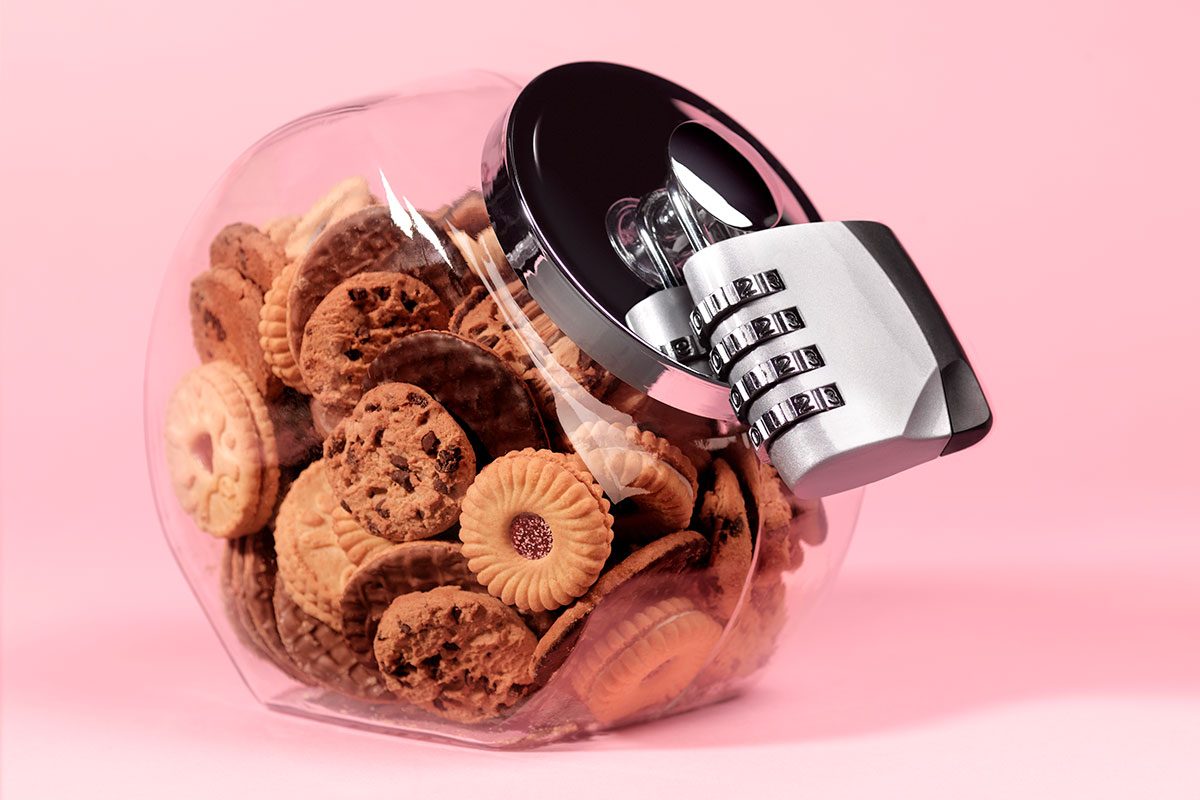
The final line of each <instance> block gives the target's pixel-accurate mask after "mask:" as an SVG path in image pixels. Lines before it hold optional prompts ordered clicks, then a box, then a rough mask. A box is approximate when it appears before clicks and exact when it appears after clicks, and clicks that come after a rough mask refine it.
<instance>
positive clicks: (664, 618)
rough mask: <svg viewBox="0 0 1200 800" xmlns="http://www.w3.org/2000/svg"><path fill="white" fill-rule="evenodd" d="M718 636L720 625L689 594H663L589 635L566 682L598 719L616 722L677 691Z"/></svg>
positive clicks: (695, 671)
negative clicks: (665, 598) (588, 640)
mask: <svg viewBox="0 0 1200 800" xmlns="http://www.w3.org/2000/svg"><path fill="white" fill-rule="evenodd" d="M720 638H721V625H720V624H718V623H717V622H716V621H714V620H713V619H712V618H711V617H709V616H708V615H707V614H705V613H704V612H702V611H700V610H699V609H697V608H696V607H695V606H694V605H693V604H692V602H691V601H690V600H688V599H686V598H683V597H672V598H669V599H667V600H662V601H659V602H658V603H656V604H654V605H652V606H650V607H648V608H645V609H643V610H641V611H638V612H637V613H635V614H634V615H633V616H631V617H629V618H627V619H624V620H622V621H620V622H619V623H617V624H616V625H614V626H613V627H611V628H609V629H608V630H606V631H604V632H603V633H602V634H600V635H597V636H596V637H595V638H592V639H590V646H589V647H587V649H586V650H583V651H582V652H580V653H579V654H578V655H577V656H576V659H577V661H576V662H575V663H574V664H572V667H571V672H570V678H571V684H572V686H573V687H574V689H575V692H576V693H577V694H578V696H579V698H580V699H581V700H583V702H584V704H585V705H587V707H588V709H589V710H591V712H592V716H593V717H595V718H596V720H597V721H598V722H601V723H604V724H611V723H614V722H618V721H620V720H623V719H626V718H628V717H630V716H632V715H634V714H636V713H638V712H645V711H649V710H651V709H653V708H654V707H655V706H662V705H664V704H666V703H669V702H670V701H671V700H674V699H675V698H676V697H678V696H679V695H680V693H682V692H683V690H684V689H686V688H687V687H688V686H689V685H690V684H691V682H692V680H693V679H694V678H695V677H696V675H697V674H699V672H700V670H701V669H702V668H703V666H704V664H705V663H706V662H707V661H708V659H709V657H710V656H711V655H712V653H713V648H714V647H715V646H716V644H717V641H718V640H719V639H720Z"/></svg>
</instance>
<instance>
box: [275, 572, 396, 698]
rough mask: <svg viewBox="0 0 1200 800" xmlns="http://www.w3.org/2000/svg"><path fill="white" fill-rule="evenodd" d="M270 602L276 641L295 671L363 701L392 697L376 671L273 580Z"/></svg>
mask: <svg viewBox="0 0 1200 800" xmlns="http://www.w3.org/2000/svg"><path fill="white" fill-rule="evenodd" d="M276 581H277V583H276V586H275V593H274V596H273V598H272V601H273V603H274V606H275V622H276V626H277V628H278V630H279V638H280V640H281V641H282V642H283V647H284V649H285V650H286V651H287V654H288V657H289V658H290V659H291V661H292V664H294V665H295V667H296V669H298V670H300V671H301V672H302V673H303V674H304V675H306V676H308V678H309V679H310V680H312V681H313V682H314V683H316V684H317V685H318V686H324V687H325V688H327V689H332V690H333V691H335V692H341V693H342V694H348V695H352V696H354V697H361V698H363V699H366V700H375V701H387V700H391V699H392V697H391V695H390V694H389V693H388V690H387V687H386V686H385V685H384V682H383V677H382V676H381V675H380V674H379V671H378V670H376V669H372V668H371V667H369V666H367V665H366V664H364V663H362V661H361V660H359V658H358V656H356V655H355V654H354V653H353V652H352V651H351V650H350V648H349V647H348V646H347V645H346V640H345V639H343V638H342V635H341V634H340V633H338V632H337V631H335V630H334V629H333V628H331V627H329V626H328V625H326V624H325V623H324V622H321V620H319V619H317V618H316V617H310V616H309V615H308V614H305V613H304V610H303V609H302V608H300V606H298V605H296V604H295V603H294V602H293V601H292V599H291V598H290V597H289V596H288V593H287V592H286V591H284V588H283V586H282V585H281V583H280V582H279V580H278V578H277V579H276Z"/></svg>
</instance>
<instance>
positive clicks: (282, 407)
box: [267, 389, 324, 469]
mask: <svg viewBox="0 0 1200 800" xmlns="http://www.w3.org/2000/svg"><path fill="white" fill-rule="evenodd" d="M267 413H268V415H269V416H270V418H271V426H272V427H273V428H274V429H275V445H276V450H277V452H278V454H279V466H280V467H281V468H284V469H287V468H289V467H304V466H307V465H308V464H311V463H312V462H313V461H316V460H317V459H318V458H320V457H321V443H322V441H323V440H324V437H323V436H320V435H319V434H318V433H317V430H316V426H315V425H314V424H313V418H312V412H311V411H310V409H309V398H307V397H305V396H304V395H302V394H300V393H299V392H296V391H294V390H292V389H285V390H284V391H283V394H281V395H279V397H276V398H275V399H274V400H272V401H270V402H269V403H267Z"/></svg>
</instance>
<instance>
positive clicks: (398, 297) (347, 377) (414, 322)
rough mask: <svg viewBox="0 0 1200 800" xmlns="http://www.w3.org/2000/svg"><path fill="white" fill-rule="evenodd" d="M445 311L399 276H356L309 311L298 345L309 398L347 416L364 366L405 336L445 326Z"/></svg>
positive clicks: (422, 286)
mask: <svg viewBox="0 0 1200 800" xmlns="http://www.w3.org/2000/svg"><path fill="white" fill-rule="evenodd" d="M448 320H449V312H448V311H447V310H446V307H445V306H444V305H442V301H441V300H439V299H438V297H437V295H435V294H434V293H433V290H432V289H430V288H429V287H428V286H426V285H425V284H423V283H421V282H420V281H419V280H417V279H416V278H414V277H412V276H410V275H405V274H404V273H402V272H360V273H359V274H357V275H354V276H353V277H351V278H348V279H347V280H345V281H343V282H342V283H340V284H338V286H337V287H336V288H335V289H334V290H333V291H331V292H330V293H329V294H328V295H326V296H325V299H324V300H322V301H321V304H320V305H318V306H317V308H316V310H315V311H313V314H312V316H311V317H310V318H309V320H308V325H307V326H305V329H304V339H303V341H302V342H301V345H300V362H299V363H300V374H301V375H303V376H304V383H305V385H306V386H308V388H309V391H310V392H311V393H312V396H313V397H315V398H317V400H318V401H319V402H320V403H321V404H322V405H324V406H326V407H328V408H336V409H344V410H345V411H346V412H349V410H350V409H352V408H353V407H354V405H355V404H356V403H357V402H358V399H359V398H360V397H361V396H362V391H363V386H362V384H363V378H364V377H365V376H366V374H367V368H368V367H370V365H371V362H372V361H374V360H375V358H376V356H378V355H379V353H381V352H382V351H383V350H384V349H385V348H387V346H388V345H389V344H391V343H392V342H393V341H394V340H396V339H397V338H399V337H401V336H403V335H404V334H406V333H412V332H414V331H419V330H425V329H427V328H444V327H446V323H447V321H448Z"/></svg>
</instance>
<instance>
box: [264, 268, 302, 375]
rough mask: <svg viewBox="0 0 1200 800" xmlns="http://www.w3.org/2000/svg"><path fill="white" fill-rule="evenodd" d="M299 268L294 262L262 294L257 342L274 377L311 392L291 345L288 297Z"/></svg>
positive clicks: (281, 271)
mask: <svg viewBox="0 0 1200 800" xmlns="http://www.w3.org/2000/svg"><path fill="white" fill-rule="evenodd" d="M296 269H297V267H296V264H295V262H293V263H291V264H288V265H287V266H286V267H284V268H283V269H282V270H280V272H279V275H277V276H276V277H275V280H274V281H273V282H272V283H271V287H270V289H268V290H267V293H266V294H265V295H264V296H263V304H262V309H261V311H260V312H259V316H258V345H259V348H261V349H262V353H263V359H264V360H265V361H266V362H267V366H268V367H269V368H270V369H271V372H272V373H273V374H274V375H275V377H277V378H279V380H281V381H282V382H283V383H284V385H286V386H290V387H291V388H293V389H295V390H296V391H298V392H303V393H304V394H309V391H308V386H307V385H305V383H304V376H303V375H301V374H300V366H299V365H298V364H297V363H296V359H295V358H294V357H293V356H292V349H291V348H290V347H289V346H288V335H287V298H288V292H290V291H291V288H292V282H293V281H294V280H295V279H296Z"/></svg>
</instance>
